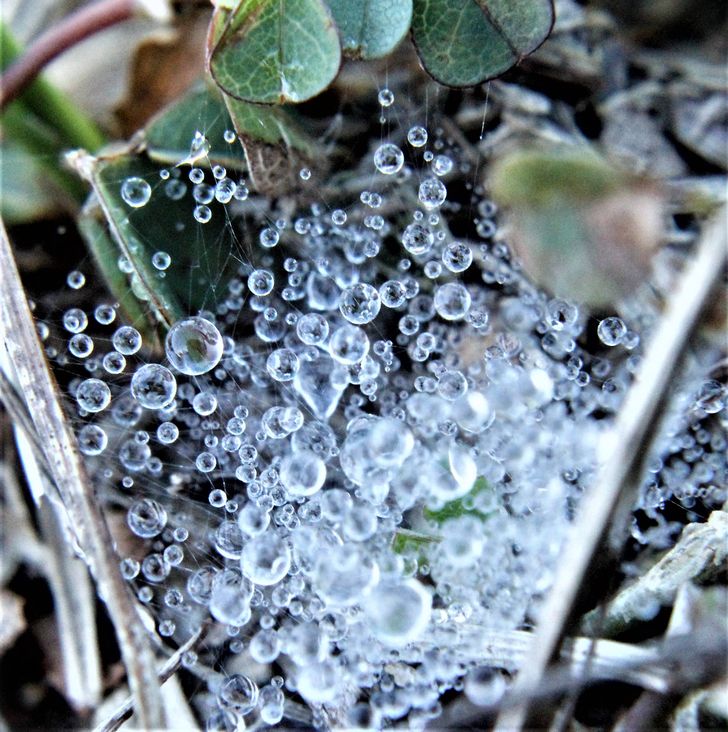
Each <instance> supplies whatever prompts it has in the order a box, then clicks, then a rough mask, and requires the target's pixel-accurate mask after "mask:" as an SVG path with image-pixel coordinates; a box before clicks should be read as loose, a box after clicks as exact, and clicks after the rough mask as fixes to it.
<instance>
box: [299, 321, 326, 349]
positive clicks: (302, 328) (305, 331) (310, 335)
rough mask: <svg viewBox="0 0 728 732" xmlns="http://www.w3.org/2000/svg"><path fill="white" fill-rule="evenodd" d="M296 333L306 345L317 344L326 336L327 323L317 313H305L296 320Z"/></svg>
mask: <svg viewBox="0 0 728 732" xmlns="http://www.w3.org/2000/svg"><path fill="white" fill-rule="evenodd" d="M296 335H297V336H298V337H299V338H300V339H301V341H303V343H305V344H306V345H307V346H317V345H319V344H320V343H323V342H324V341H325V340H326V338H327V337H328V335H329V323H328V321H327V320H326V318H324V317H323V316H322V315H319V314H318V313H307V314H306V315H302V316H301V317H300V318H299V319H298V320H297V321H296Z"/></svg>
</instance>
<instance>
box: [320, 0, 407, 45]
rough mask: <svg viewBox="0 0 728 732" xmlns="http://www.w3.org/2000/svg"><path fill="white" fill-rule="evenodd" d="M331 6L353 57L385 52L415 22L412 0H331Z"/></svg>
mask: <svg viewBox="0 0 728 732" xmlns="http://www.w3.org/2000/svg"><path fill="white" fill-rule="evenodd" d="M329 8H330V9H331V13H332V15H333V16H334V20H335V21H336V25H337V26H338V27H339V33H340V35H341V46H342V48H343V49H344V53H345V54H346V55H347V56H350V57H352V58H365V59H366V58H381V57H382V56H386V55H387V54H388V53H390V51H392V50H394V48H395V47H396V46H397V44H398V43H399V42H400V41H401V40H402V38H404V35H405V33H407V31H408V30H409V27H410V23H411V22H412V0H329Z"/></svg>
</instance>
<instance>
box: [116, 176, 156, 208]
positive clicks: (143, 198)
mask: <svg viewBox="0 0 728 732" xmlns="http://www.w3.org/2000/svg"><path fill="white" fill-rule="evenodd" d="M121 197H122V198H123V199H124V202H125V203H126V204H127V206H131V207H132V208H141V207H142V206H144V205H146V204H147V203H148V201H149V199H150V198H151V197H152V187H151V186H150V185H149V183H147V182H146V181H145V180H144V179H143V178H137V177H132V178H126V179H125V180H124V182H123V183H122V184H121Z"/></svg>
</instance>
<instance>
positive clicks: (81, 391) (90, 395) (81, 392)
mask: <svg viewBox="0 0 728 732" xmlns="http://www.w3.org/2000/svg"><path fill="white" fill-rule="evenodd" d="M76 402H77V403H78V406H79V407H81V409H83V410H84V411H86V412H91V413H96V412H101V411H102V410H104V409H106V407H108V406H109V404H110V402H111V390H110V389H109V387H108V385H107V384H106V382H104V381H101V379H85V380H84V381H82V382H81V383H80V384H79V385H78V389H77V391H76Z"/></svg>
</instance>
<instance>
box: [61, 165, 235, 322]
mask: <svg viewBox="0 0 728 732" xmlns="http://www.w3.org/2000/svg"><path fill="white" fill-rule="evenodd" d="M73 162H74V164H75V166H76V168H77V170H78V171H79V172H80V173H81V175H82V176H83V177H85V178H86V179H87V180H88V181H89V182H90V183H91V186H92V188H93V191H94V193H95V194H96V197H97V199H98V203H99V206H100V208H101V209H102V211H103V215H104V218H105V221H106V224H107V226H108V229H109V232H110V234H111V238H112V240H113V242H114V244H115V252H114V255H113V257H112V256H111V255H110V254H109V252H108V251H106V250H103V248H101V249H99V248H94V247H92V251H93V252H94V254H95V255H96V257H97V260H98V262H99V266H100V269H101V271H102V272H103V273H104V274H105V275H106V279H107V281H108V284H109V286H110V288H111V289H112V292H113V294H114V295H115V296H116V297H117V298H118V299H119V300H120V301H121V300H122V298H124V297H127V296H128V290H129V288H131V292H132V293H133V295H134V297H135V298H136V300H137V301H138V302H139V303H140V304H141V307H142V308H143V309H144V310H145V311H148V312H150V313H151V314H152V316H153V318H154V321H155V324H158V325H161V326H162V328H169V327H170V326H171V325H172V324H173V323H174V322H175V321H177V320H178V319H180V318H182V317H185V316H187V315H189V314H193V313H197V312H199V311H200V310H202V309H213V310H214V308H215V306H216V304H217V302H218V298H220V297H224V296H225V293H226V285H227V282H228V281H229V280H230V278H231V277H232V276H234V274H235V272H236V270H237V268H238V265H239V262H240V258H241V251H240V249H241V245H240V243H239V241H238V240H237V238H236V235H235V231H234V229H233V227H232V226H230V224H229V220H228V216H227V212H226V211H225V208H224V206H223V205H222V204H220V203H218V202H217V201H215V200H213V201H212V202H211V203H210V204H209V207H210V209H211V211H212V218H211V219H210V221H209V222H208V223H206V224H201V223H199V222H198V221H196V220H195V218H194V216H193V211H194V208H195V206H196V202H195V201H194V199H193V197H192V192H191V185H190V184H189V182H188V181H186V178H185V177H180V182H183V183H185V185H186V188H187V190H186V192H185V194H184V196H183V197H181V198H179V199H177V200H173V198H170V197H169V196H168V195H167V193H166V187H167V185H168V182H167V181H163V180H161V179H160V177H159V168H158V167H157V166H156V165H154V164H153V163H152V162H150V161H149V160H148V159H147V158H146V157H144V156H133V155H123V156H119V157H116V158H111V159H97V158H93V157H91V156H88V155H87V156H83V157H77V158H76V159H75V160H73ZM130 177H138V178H142V179H143V180H145V181H147V183H149V185H150V186H151V188H152V195H151V198H150V199H149V201H148V202H147V204H146V205H144V206H142V207H140V208H131V207H130V206H129V205H128V204H127V203H126V202H125V201H124V200H123V198H122V196H121V186H122V184H123V182H124V181H125V180H126V179H127V178H130ZM88 239H89V237H88V236H87V240H88ZM158 251H164V252H167V253H168V254H169V255H170V256H171V259H172V263H171V265H170V267H169V268H168V269H167V270H166V271H165V272H160V271H159V270H157V269H156V268H155V267H154V266H153V264H152V255H153V254H154V253H155V252H158ZM119 256H123V257H125V258H126V259H127V260H128V261H129V263H130V268H131V272H130V273H129V278H128V280H122V279H120V278H118V277H116V276H115V275H114V276H113V277H112V276H111V274H110V269H111V268H112V267H113V265H114V264H115V263H116V261H117V260H118V257H119ZM110 259H113V261H109V260H110Z"/></svg>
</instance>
